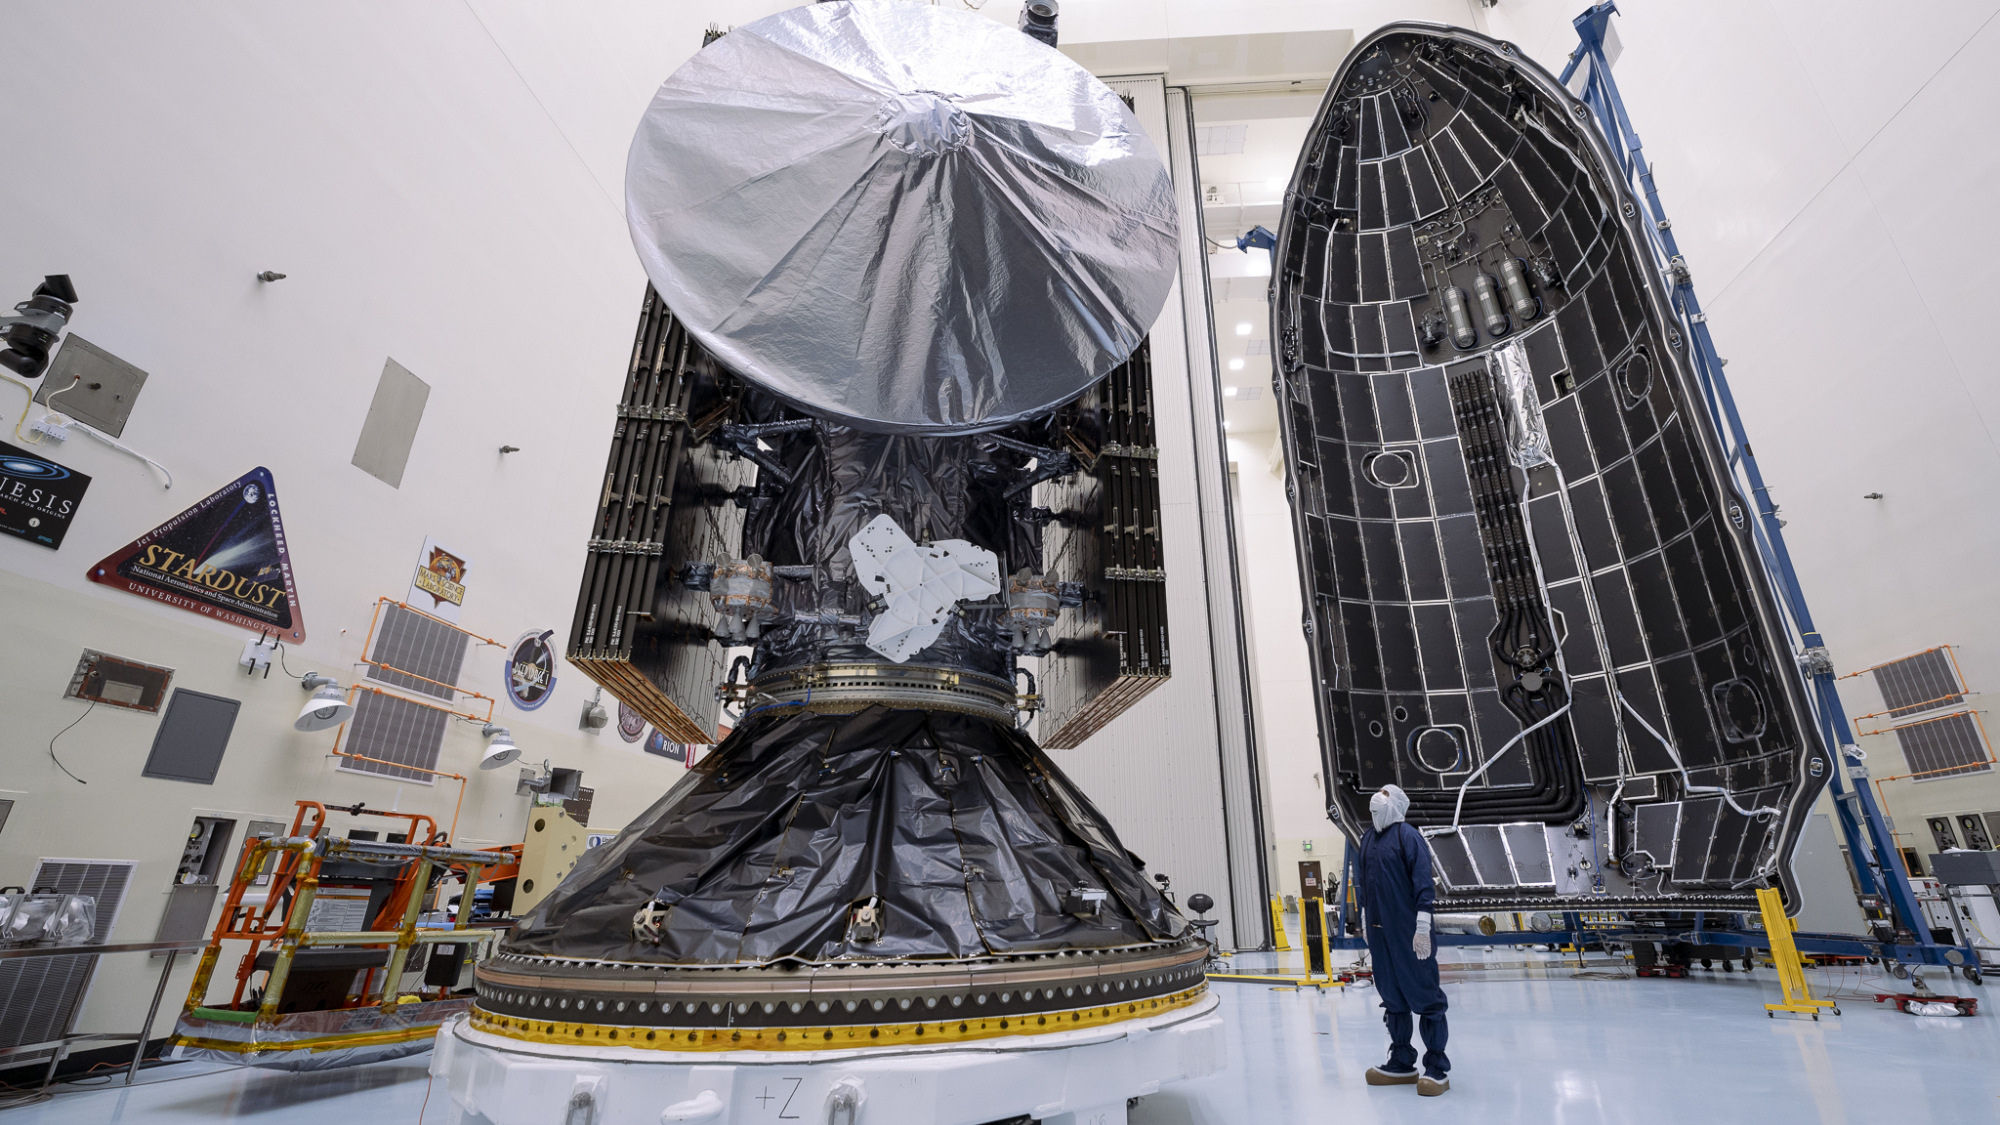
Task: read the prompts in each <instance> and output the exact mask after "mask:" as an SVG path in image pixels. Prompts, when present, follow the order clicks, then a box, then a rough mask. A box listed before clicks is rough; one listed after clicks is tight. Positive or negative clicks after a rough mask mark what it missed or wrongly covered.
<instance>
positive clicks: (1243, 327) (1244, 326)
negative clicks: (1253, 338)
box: [1236, 320, 1250, 336]
mask: <svg viewBox="0 0 2000 1125" xmlns="http://www.w3.org/2000/svg"><path fill="white" fill-rule="evenodd" d="M1236 334H1237V335H1238V336H1248V335H1249V334H1250V322H1249V321H1247V320H1246V321H1244V322H1243V323H1241V324H1239V325H1237V326H1236Z"/></svg>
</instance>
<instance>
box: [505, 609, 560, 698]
mask: <svg viewBox="0 0 2000 1125" xmlns="http://www.w3.org/2000/svg"><path fill="white" fill-rule="evenodd" d="M554 635H555V630H554V629H544V630H543V631H541V632H539V633H534V632H528V633H523V634H521V639H520V640H517V641H515V642H514V644H513V647H511V648H509V649H508V650H507V694H508V695H509V696H510V697H512V699H513V700H514V706H516V707H519V708H520V709H521V710H523V711H533V710H534V709H535V708H537V707H540V706H541V705H542V704H544V703H547V702H548V701H549V693H550V692H552V691H554V690H555V687H556V652H555V649H553V648H550V647H549V638H550V637H552V636H554Z"/></svg>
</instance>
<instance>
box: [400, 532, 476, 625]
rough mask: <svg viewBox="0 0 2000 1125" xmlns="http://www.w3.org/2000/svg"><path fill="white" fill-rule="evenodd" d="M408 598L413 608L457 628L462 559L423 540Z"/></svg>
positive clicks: (461, 595) (461, 602)
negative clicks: (422, 551) (441, 619)
mask: <svg viewBox="0 0 2000 1125" xmlns="http://www.w3.org/2000/svg"><path fill="white" fill-rule="evenodd" d="M409 597H410V604H411V605H413V606H415V607H416V608H418V609H421V610H423V611H424V612H425V613H428V614H430V615H431V616H432V617H441V618H443V619H444V620H446V621H449V622H451V623H452V624H454V625H456V624H457V623H458V610H459V607H460V606H462V605H464V604H465V559H464V558H463V557H462V556H459V555H455V554H452V553H451V552H450V551H447V550H445V549H444V548H443V547H442V546H440V545H439V544H438V541H437V540H435V539H432V538H431V537H430V536H428V535H426V536H424V553H423V554H421V555H419V556H417V574H416V577H415V578H412V579H411V580H410V594H409Z"/></svg>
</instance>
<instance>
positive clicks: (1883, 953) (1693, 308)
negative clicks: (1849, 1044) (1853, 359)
mask: <svg viewBox="0 0 2000 1125" xmlns="http://www.w3.org/2000/svg"><path fill="white" fill-rule="evenodd" d="M1617 10H1618V5H1617V4H1616V2H1615V0H1604V2H1603V3H1600V4H1596V5H1593V6H1592V7H1591V8H1590V9H1589V10H1587V11H1585V12H1584V13H1583V14H1582V15H1580V16H1578V17H1576V19H1575V21H1574V24H1575V27H1576V33H1577V38H1578V39H1579V40H1580V44H1579V45H1578V47H1577V49H1576V51H1575V52H1573V53H1572V54H1571V55H1570V60H1569V65H1568V66H1567V67H1565V68H1563V72H1562V82H1563V84H1564V85H1566V86H1571V83H1572V80H1573V79H1574V78H1575V77H1576V75H1577V74H1578V72H1579V71H1580V70H1581V71H1583V79H1582V81H1583V89H1582V92H1581V97H1582V99H1583V101H1584V103H1585V104H1586V105H1588V106H1589V107H1590V109H1591V111H1592V112H1593V113H1595V114H1596V116H1597V122H1598V125H1599V126H1600V127H1601V128H1602V129H1603V132H1604V136H1605V139H1606V140H1607V141H1608V142H1609V143H1610V146H1611V150H1612V152H1613V153H1614V154H1616V155H1617V157H1618V158H1619V161H1620V165H1621V167H1620V171H1622V172H1623V174H1624V175H1625V178H1626V180H1627V181H1628V182H1629V183H1630V184H1631V186H1632V189H1633V191H1634V193H1635V194H1636V195H1638V196H1639V197H1640V199H1641V200H1642V201H1643V204H1644V206H1645V208H1646V218H1647V219H1649V220H1650V221H1649V222H1648V223H1647V224H1646V228H1647V234H1648V236H1649V237H1648V241H1649V242H1651V243H1652V246H1653V252H1654V255H1655V257H1656V259H1657V260H1656V262H1655V263H1654V264H1655V266H1656V267H1657V268H1659V269H1660V270H1661V272H1662V273H1663V274H1664V275H1665V278H1666V281H1667V287H1668V289H1669V290H1670V292H1671V293H1672V296H1673V301H1674V306H1675V311H1676V312H1677V313H1678V315H1679V319H1680V322H1681V325H1680V326H1681V329H1682V331H1681V332H1680V333H1677V334H1674V335H1672V336H1669V338H1668V344H1669V345H1670V346H1672V347H1674V348H1675V349H1677V350H1679V349H1687V353H1688V361H1689V363H1690V365H1691V366H1692V367H1693V368H1694V371H1695V374H1696V376H1697V378H1698V379H1699V380H1700V382H1701V388H1702V392H1703V394H1704V396H1705V398H1706V399H1707V403H1708V412H1709V421H1710V422H1712V423H1713V424H1714V426H1715V430H1716V433H1717V435H1718V436H1720V438H1721V439H1722V445H1723V449H1724V451H1725V453H1726V455H1727V458H1728V463H1729V466H1730V468H1731V470H1732V471H1733V473H1734V474H1735V476H1736V478H1737V484H1738V486H1739V488H1738V491H1739V492H1740V493H1741V494H1742V495H1744V496H1747V497H1750V498H1751V503H1752V505H1753V506H1754V507H1755V508H1756V518H1755V522H1754V524H1753V534H1754V537H1755V539H1756V542H1757V550H1758V554H1759V555H1761V556H1762V558H1763V561H1764V571H1765V575H1766V577H1767V578H1769V579H1770V580H1771V582H1772V585H1773V587H1774V588H1775V590H1776V592H1777V594H1778V603H1779V605H1780V607H1781V609H1782V610H1783V612H1784V613H1785V615H1786V616H1787V617H1788V618H1789V619H1790V625H1791V628H1792V629H1793V630H1794V631H1795V632H1796V634H1797V637H1798V641H1797V645H1798V649H1799V671H1800V673H1801V674H1802V675H1803V676H1805V678H1806V681H1807V684H1808V686H1809V687H1810V688H1811V691H1812V697H1813V703H1814V710H1815V711H1816V712H1817V714H1818V718H1819V725H1820V731H1821V733H1822V734H1823V735H1824V737H1825V739H1826V745H1827V748H1828V750H1829V751H1832V752H1833V753H1834V756H1835V763H1834V765H1833V767H1832V776H1831V777H1830V778H1829V779H1828V780H1829V783H1830V785H1831V787H1832V789H1833V797H1834V810H1835V812H1836V813H1837V814H1838V815H1839V819H1840V830H1841V833H1842V834H1843V835H1844V836H1845V837H1846V839H1847V851H1848V856H1849V857H1850V862H1851V863H1852V864H1853V866H1854V871H1855V875H1856V877H1857V878H1858V880H1859V881H1860V885H1861V893H1862V894H1863V896H1868V897H1879V898H1880V899H1881V900H1882V901H1883V902H1884V903H1885V904H1886V905H1887V907H1888V908H1889V910H1890V913H1891V915H1892V917H1893V919H1894V921H1893V925H1892V932H1891V933H1890V934H1889V935H1887V936H1886V937H1885V936H1878V937H1876V938H1875V939H1874V940H1854V939H1845V940H1843V939H1841V938H1840V937H1838V936H1836V935H1807V934H1800V935H1798V948H1799V949H1800V950H1801V951H1802V952H1808V953H1847V954H1863V955H1867V956H1877V957H1880V958H1882V959H1883V960H1884V961H1893V962H1898V963H1916V964H1924V965H1949V966H1965V965H1972V966H1977V965H1978V964H1979V959H1978V956H1977V954H1976V952H1975V951H1974V950H1972V949H1971V948H1970V947H1967V948H1963V949H1961V948H1958V947H1955V946H1948V945H1940V944H1938V943H1937V942H1936V941H1935V940H1934V939H1933V938H1932V937H1931V933H1930V928H1929V927H1928V926H1927V925H1926V924H1925V922H1924V915H1923V911H1922V909H1921V908H1920V907H1919V906H1918V905H1917V896H1916V892H1915V891H1914V890H1913V889H1912V888H1911V886H1910V879H1909V875H1908V874H1907V873H1906V872H1905V871H1904V870H1903V866H1902V861H1901V858H1900V857H1899V855H1898V853H1897V849H1896V844H1895V838H1894V836H1893V835H1891V833H1890V831H1889V825H1888V821H1887V820H1886V819H1884V817H1883V815H1882V809H1881V807H1880V806H1879V805H1877V804H1876V802H1875V795H1874V794H1873V793H1872V792H1870V791H1869V788H1868V784H1867V777H1868V769H1867V767H1866V766H1865V765H1863V764H1862V753H1861V749H1860V747H1858V746H1855V745H1853V744H1852V743H1851V742H1849V741H1848V740H1847V712H1846V710H1845V709H1843V708H1842V707H1841V703H1840V693H1839V691H1838V690H1837V689H1836V688H1835V687H1834V675H1833V660H1832V658H1831V657H1830V656H1829V655H1828V654H1827V649H1826V640H1825V638H1823V637H1822V636H1821V635H1820V632H1819V629H1818V628H1817V627H1816V626H1815V625H1814V624H1813V618H1812V611H1811V610H1810V609H1809V608H1808V607H1807V605H1806V597H1805V592H1804V591H1803V590H1802V589H1800V587H1799V578H1798V573H1797V572H1796V571H1795V570H1794V569H1793V567H1792V556H1791V552H1790V551H1789V550H1788V549H1787V548H1786V546H1785V537H1784V533H1783V531H1782V530H1780V523H1779V520H1778V511H1777V507H1776V506H1775V505H1773V504H1772V503H1771V494H1770V490H1769V489H1768V488H1767V487H1766V486H1765V483H1764V474H1763V471H1762V470H1761V469H1759V468H1758V465H1757V457H1756V455H1755V454H1754V453H1752V452H1751V450H1750V442H1749V439H1748V438H1747V437H1746V436H1745V434H1744V430H1743V419H1742V416H1741V415H1740V414H1739V413H1738V412H1737V409H1736V399H1735V396H1734V395H1732V394H1731V393H1730V390H1729V380H1728V379H1727V378H1725V377H1724V375H1723V372H1722V361H1721V360H1720V359H1719V358H1718V357H1717V356H1716V353H1715V342H1714V340H1713V339H1712V338H1711V337H1710V336H1709V331H1708V315H1707V314H1706V313H1704V312H1702V311H1701V302H1700V301H1698V300H1696V298H1695V292H1694V283H1693V281H1692V279H1691V276H1690V274H1689V271H1688V266H1687V259H1686V258H1684V257H1683V256H1682V255H1681V252H1680V246H1679V244H1678V243H1677V242H1676V241H1675V239H1674V233H1673V223H1672V221H1671V220H1669V219H1668V218H1667V214H1666V210H1665V209H1664V208H1663V207H1662V206H1661V204H1660V195H1659V191H1658V189H1657V188H1656V187H1655V185H1654V183H1653V169H1652V166H1651V165H1649V164H1648V163H1647V162H1646V160H1645V156H1644V152H1643V149H1642V148H1641V146H1640V143H1639V134H1638V133H1637V132H1636V131H1634V130H1633V128H1632V119H1631V116H1630V115H1629V114H1628V113H1627V112H1626V110H1625V102H1624V100H1623V99H1622V98H1620V97H1619V94H1618V84H1617V82H1616V81H1614V80H1613V79H1612V77H1611V65H1610V63H1609V62H1607V61H1606V60H1605V57H1604V36H1605V30H1606V28H1607V27H1608V26H1609V25H1610V22H1611V16H1612V15H1613V13H1615V12H1617ZM1586 68H1587V69H1586ZM1571 88H1572V89H1574V88H1575V87H1574V86H1571ZM1732 514H1738V515H1740V513H1732ZM1850 780H1851V781H1853V782H1854V783H1855V784H1854V785H1853V786H1852V787H1851V788H1850V787H1849V786H1848V785H1847V784H1846V783H1847V782H1848V781H1850ZM1906 934H1907V936H1908V938H1909V939H1910V940H1908V941H1907V942H1906V941H1904V940H1903V938H1904V936H1905V935H1906ZM1707 936H1708V939H1709V940H1710V942H1711V943H1714V944H1736V943H1732V942H1729V941H1727V940H1724V935H1723V933H1721V932H1711V933H1709V934H1708V935H1707ZM1745 936H1755V937H1757V938H1758V939H1759V940H1757V941H1755V943H1754V944H1757V945H1765V944H1767V942H1766V941H1765V940H1763V939H1762V935H1745ZM1741 944H1752V943H1750V942H1742V943H1741Z"/></svg>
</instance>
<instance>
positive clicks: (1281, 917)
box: [1271, 895, 1292, 951]
mask: <svg viewBox="0 0 2000 1125" xmlns="http://www.w3.org/2000/svg"><path fill="white" fill-rule="evenodd" d="M1271 937H1272V939H1273V940H1274V941H1275V942H1276V943H1277V944H1275V945H1273V946H1272V948H1273V949H1276V950H1280V951H1286V950H1290V949H1291V948H1292V943H1291V941H1290V939H1288V938H1286V937H1285V900H1283V899H1281V898H1279V897H1278V896H1277V895H1272V896H1271Z"/></svg>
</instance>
